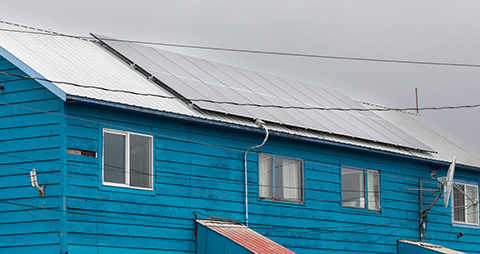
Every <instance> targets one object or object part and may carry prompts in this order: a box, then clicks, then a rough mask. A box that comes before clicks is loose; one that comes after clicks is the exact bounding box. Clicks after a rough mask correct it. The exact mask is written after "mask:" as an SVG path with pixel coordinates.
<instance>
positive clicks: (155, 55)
mask: <svg viewBox="0 0 480 254" xmlns="http://www.w3.org/2000/svg"><path fill="white" fill-rule="evenodd" d="M94 36H95V37H97V38H99V39H101V40H102V41H103V42H104V43H105V44H107V45H108V46H110V47H111V48H113V49H114V50H115V51H116V52H117V53H119V54H121V55H122V56H123V57H125V58H127V59H128V61H131V62H133V63H134V64H136V65H138V66H140V67H141V68H142V69H144V70H146V71H147V72H149V73H150V74H151V75H153V76H154V77H156V78H157V79H158V80H161V81H162V82H163V83H164V84H166V85H167V86H168V87H169V88H170V89H173V90H174V91H176V92H178V93H179V94H180V95H182V96H183V97H185V98H186V99H188V100H189V101H192V102H193V104H195V105H197V106H198V107H200V108H202V109H207V110H212V111H216V112H221V113H225V114H234V115H237V116H243V117H249V118H253V119H255V118H259V119H262V120H264V121H269V122H272V123H281V124H284V125H289V126H295V127H300V128H305V129H312V130H316V131H323V132H331V133H335V134H338V135H344V136H348V137H353V138H361V139H366V140H371V141H376V142H382V143H387V144H392V145H399V146H404V147H409V148H414V149H419V150H427V151H432V149H431V148H430V147H428V146H426V145H425V144H423V143H422V142H420V141H418V140H417V139H415V138H412V137H411V136H410V135H408V134H406V133H405V132H404V131H402V130H401V129H399V128H397V127H396V126H395V125H393V124H391V123H389V122H387V121H385V120H383V119H382V118H381V117H379V116H378V115H376V114H375V113H373V112H366V111H362V112H359V111H357V112H347V111H336V110H335V111H331V110H301V109H296V108H291V109H281V108H273V107H260V106H239V105H231V104H221V103H218V102H229V103H235V104H238V103H239V104H249V105H265V104H270V105H279V106H286V107H289V106H290V107H298V106H301V107H325V108H362V106H361V105H359V104H358V103H356V102H355V101H353V100H352V99H350V98H348V97H347V96H345V95H344V94H342V93H340V92H338V91H335V90H331V89H327V88H323V87H320V86H313V85H308V84H305V83H302V82H299V81H294V80H289V79H285V78H281V77H277V76H273V75H268V74H263V73H259V72H255V71H251V70H246V69H243V68H239V67H233V66H230V65H226V64H220V63H215V62H212V61H207V60H204V59H200V58H196V57H191V56H186V55H182V54H178V53H173V52H169V51H165V50H162V49H158V48H153V47H149V46H144V45H139V44H135V43H129V42H123V41H120V40H115V39H111V38H109V37H106V36H102V35H94ZM197 99H200V100H203V101H197ZM205 100H211V101H214V102H211V101H205Z"/></svg>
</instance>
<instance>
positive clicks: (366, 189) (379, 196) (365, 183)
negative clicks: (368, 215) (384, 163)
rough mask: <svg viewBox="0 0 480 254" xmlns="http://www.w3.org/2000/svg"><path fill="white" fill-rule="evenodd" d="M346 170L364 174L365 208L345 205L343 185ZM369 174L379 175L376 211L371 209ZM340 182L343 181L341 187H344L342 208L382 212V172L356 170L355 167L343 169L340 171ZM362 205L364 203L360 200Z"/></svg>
mask: <svg viewBox="0 0 480 254" xmlns="http://www.w3.org/2000/svg"><path fill="white" fill-rule="evenodd" d="M344 169H347V170H354V171H359V172H362V173H363V180H364V182H363V189H364V192H365V193H364V200H363V207H361V206H354V205H345V204H344V199H343V196H344V194H343V193H344V190H345V189H344V183H343V170H344ZM368 172H377V173H378V191H379V193H378V209H374V208H371V207H370V200H369V196H370V193H369V190H368ZM340 181H341V186H342V189H341V197H342V198H341V199H342V200H341V203H342V207H346V208H355V209H362V210H368V211H374V212H381V211H382V204H381V195H380V194H381V193H380V192H381V179H380V170H374V169H363V168H355V167H341V169H340ZM360 203H362V201H361V200H360Z"/></svg>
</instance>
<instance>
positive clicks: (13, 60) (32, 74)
mask: <svg viewBox="0 0 480 254" xmlns="http://www.w3.org/2000/svg"><path fill="white" fill-rule="evenodd" d="M0 55H1V56H3V57H4V58H5V59H7V61H9V62H10V63H12V64H13V65H15V66H16V67H17V68H18V69H20V70H21V71H23V72H24V73H25V74H27V75H28V76H30V77H33V78H38V79H35V81H36V82H38V83H40V84H41V85H42V86H43V87H45V88H46V89H48V90H49V91H50V92H52V93H53V94H55V95H56V96H57V97H58V98H60V99H61V100H63V101H67V94H66V93H65V92H64V91H63V90H62V89H60V88H59V87H58V86H56V85H55V84H53V83H52V82H48V81H46V80H47V79H46V78H45V77H43V76H42V75H40V73H38V72H36V71H35V70H34V69H33V68H31V67H30V66H28V65H27V64H25V63H24V62H23V61H22V60H20V59H18V58H17V57H16V56H14V55H13V54H12V53H10V52H9V51H8V50H6V49H5V48H3V47H2V46H0Z"/></svg>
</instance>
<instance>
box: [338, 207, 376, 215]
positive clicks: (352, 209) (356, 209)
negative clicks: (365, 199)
mask: <svg viewBox="0 0 480 254" xmlns="http://www.w3.org/2000/svg"><path fill="white" fill-rule="evenodd" d="M342 210H343V211H351V212H358V213H375V214H382V210H379V211H377V210H368V209H366V208H356V207H350V206H342Z"/></svg>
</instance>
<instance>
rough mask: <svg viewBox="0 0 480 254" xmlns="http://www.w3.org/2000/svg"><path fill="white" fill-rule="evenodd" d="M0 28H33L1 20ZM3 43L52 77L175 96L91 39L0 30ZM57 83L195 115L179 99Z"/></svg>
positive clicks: (74, 91) (77, 91) (90, 94)
mask: <svg viewBox="0 0 480 254" xmlns="http://www.w3.org/2000/svg"><path fill="white" fill-rule="evenodd" d="M0 28H4V29H12V28H13V29H15V30H23V31H34V30H32V29H30V28H26V27H18V26H12V25H9V24H5V23H1V22H0ZM37 32H41V31H37ZM0 46H1V47H3V48H5V49H6V50H8V51H9V52H10V53H11V54H13V55H14V56H15V57H17V58H18V59H20V60H21V61H22V62H24V63H25V64H27V65H28V66H30V67H31V68H32V69H34V70H35V71H37V72H38V73H40V74H41V75H42V76H43V77H45V78H46V79H49V80H53V81H66V82H72V83H78V84H81V85H87V86H95V87H100V88H105V89H114V90H126V91H132V92H136V93H145V92H148V93H152V94H157V95H161V96H172V95H171V94H169V93H168V92H166V91H165V90H164V89H162V88H160V87H159V86H157V85H155V84H154V83H153V82H151V81H149V80H147V79H145V78H143V77H142V76H141V75H139V74H138V73H137V72H136V71H134V70H132V69H131V68H130V67H129V66H128V65H126V64H125V63H123V62H121V61H118V59H117V58H116V57H115V56H114V55H112V54H111V53H109V52H108V51H106V50H105V49H103V48H102V47H100V46H99V45H97V44H95V43H93V42H91V41H86V40H80V39H75V38H70V37H64V36H48V35H39V34H27V33H15V32H0ZM54 83H55V82H54ZM55 85H57V86H58V87H59V88H60V89H62V90H63V91H65V93H67V94H69V95H74V96H80V97H86V98H92V99H97V100H102V101H107V102H114V103H123V104H127V105H135V106H138V107H143V108H150V109H156V110H163V111H167V112H174V113H179V114H186V115H195V114H196V113H195V112H194V111H193V110H192V109H190V108H189V107H188V106H187V105H185V103H183V102H181V101H180V100H178V99H163V98H158V97H149V96H140V95H134V94H126V93H122V92H111V91H104V90H99V89H92V88H82V87H76V86H71V85H67V84H63V83H55Z"/></svg>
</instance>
